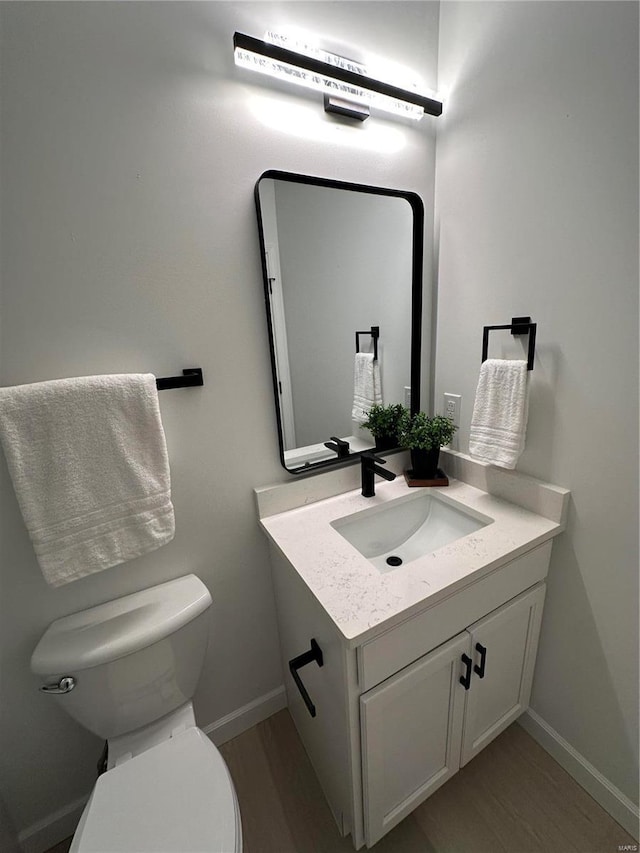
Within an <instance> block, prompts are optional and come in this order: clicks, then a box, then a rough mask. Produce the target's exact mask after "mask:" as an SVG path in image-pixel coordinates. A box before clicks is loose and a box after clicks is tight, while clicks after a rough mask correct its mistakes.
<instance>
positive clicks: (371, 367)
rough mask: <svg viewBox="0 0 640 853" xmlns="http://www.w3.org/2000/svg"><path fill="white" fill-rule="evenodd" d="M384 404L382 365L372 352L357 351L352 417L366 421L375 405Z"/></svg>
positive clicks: (359, 421)
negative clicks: (381, 378) (381, 377)
mask: <svg viewBox="0 0 640 853" xmlns="http://www.w3.org/2000/svg"><path fill="white" fill-rule="evenodd" d="M375 404H377V405H379V406H380V405H382V386H381V382H380V365H379V364H378V362H377V361H374V358H373V353H372V352H357V353H356V360H355V365H354V376H353V409H352V412H351V418H352V419H353V420H354V421H356V423H359V424H361V423H364V421H366V419H367V414H368V412H369V409H370V408H371V406H373V405H375Z"/></svg>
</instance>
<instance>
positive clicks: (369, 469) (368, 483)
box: [360, 450, 396, 498]
mask: <svg viewBox="0 0 640 853" xmlns="http://www.w3.org/2000/svg"><path fill="white" fill-rule="evenodd" d="M377 462H379V463H380V464H381V465H386V464H387V460H386V459H381V458H380V456H376V455H375V453H373V452H372V451H371V450H367V451H366V452H365V453H361V454H360V463H361V469H360V470H361V474H362V497H363V498H372V497H373V496H374V495H375V493H376V487H375V483H376V474H378V475H379V476H380V477H384V479H385V480H395V478H396V475H395V474H394V473H393V471H386V470H385V469H384V468H380V467H379V466H378V465H376V463H377Z"/></svg>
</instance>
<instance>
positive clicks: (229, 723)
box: [200, 685, 287, 746]
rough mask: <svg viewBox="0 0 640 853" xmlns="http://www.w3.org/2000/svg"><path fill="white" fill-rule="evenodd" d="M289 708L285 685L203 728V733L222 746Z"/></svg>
mask: <svg viewBox="0 0 640 853" xmlns="http://www.w3.org/2000/svg"><path fill="white" fill-rule="evenodd" d="M286 706H287V695H286V693H285V689H284V685H281V686H280V687H276V688H275V690H271V691H270V692H269V693H265V694H264V696H258V698H257V699H254V700H253V702H249V703H248V704H247V705H243V706H242V707H241V708H237V709H236V710H235V711H232V712H231V713H230V714H227V715H226V717H221V718H220V719H219V720H216V721H215V722H213V723H210V724H209V725H208V726H201V727H200V728H201V729H202V731H203V732H204V733H205V734H206V735H208V736H209V737H210V738H211V740H212V741H213V742H214V743H215V744H216V746H220V744H222V743H226V742H227V741H228V740H231V738H234V737H237V736H238V735H241V734H242V732H246V730H247V729H250V728H251V726H256V725H257V724H258V723H261V722H262V721H263V720H266V719H267V718H268V717H271V716H272V715H273V714H276V713H277V712H278V711H281V710H282V709H283V708H286Z"/></svg>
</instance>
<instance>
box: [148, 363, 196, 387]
mask: <svg viewBox="0 0 640 853" xmlns="http://www.w3.org/2000/svg"><path fill="white" fill-rule="evenodd" d="M199 385H204V379H203V377H202V368H201V367H187V368H185V369H184V370H183V371H182V376H166V377H164V378H158V379H156V388H157V389H158V391H167V390H168V389H170V388H197V387H198V386H199Z"/></svg>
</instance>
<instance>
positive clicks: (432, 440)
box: [400, 412, 457, 480]
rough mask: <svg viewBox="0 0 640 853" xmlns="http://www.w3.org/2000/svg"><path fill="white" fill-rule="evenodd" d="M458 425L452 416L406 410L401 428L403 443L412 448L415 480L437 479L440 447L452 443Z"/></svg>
mask: <svg viewBox="0 0 640 853" xmlns="http://www.w3.org/2000/svg"><path fill="white" fill-rule="evenodd" d="M456 429H457V426H456V425H455V424H454V422H453V421H452V420H451V418H445V417H443V416H442V415H434V416H433V417H432V418H430V417H429V416H428V415H427V414H426V413H425V412H416V414H415V415H411V414H409V412H407V413H406V414H405V416H404V418H403V421H402V426H401V430H400V443H401V444H402V446H403V447H408V448H409V450H410V451H411V466H412V469H413V470H412V475H413V477H414V479H416V480H434V479H435V478H436V476H437V471H438V459H439V457H440V448H441V447H443V446H444V445H445V444H449V442H450V441H451V439H452V438H453V434H454V433H455V431H456Z"/></svg>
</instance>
